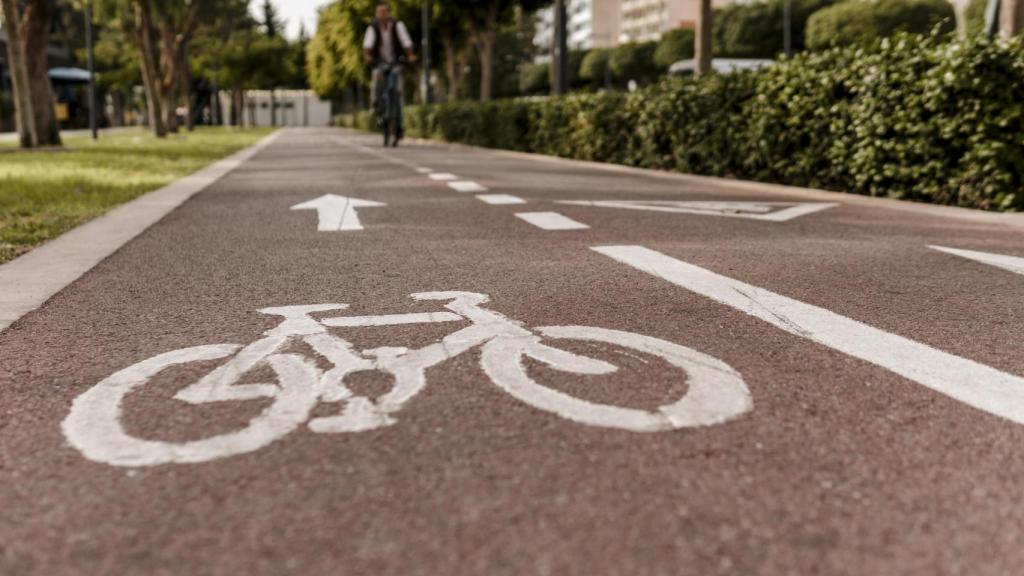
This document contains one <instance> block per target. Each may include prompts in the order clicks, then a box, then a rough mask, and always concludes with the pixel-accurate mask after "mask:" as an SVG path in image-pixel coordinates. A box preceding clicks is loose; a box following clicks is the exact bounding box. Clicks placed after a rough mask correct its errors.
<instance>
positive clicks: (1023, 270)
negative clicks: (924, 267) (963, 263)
mask: <svg viewBox="0 0 1024 576" xmlns="http://www.w3.org/2000/svg"><path fill="white" fill-rule="evenodd" d="M929 248H931V249H932V250H938V251H939V252H945V253H946V254H952V255H954V256H959V257H961V258H967V259H968V260H974V261H975V262H981V263H982V264H988V265H989V266H995V267H996V268H1002V269H1003V270H1009V271H1010V272H1015V273H1017V274H1022V275H1024V258H1018V257H1016V256H1006V255H1004V254H990V253H988V252H976V251H974V250H959V249H956V248H946V247H944V246H929Z"/></svg>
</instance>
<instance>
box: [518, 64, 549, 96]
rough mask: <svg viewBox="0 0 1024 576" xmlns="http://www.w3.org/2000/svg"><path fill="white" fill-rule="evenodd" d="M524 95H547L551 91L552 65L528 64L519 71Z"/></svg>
mask: <svg viewBox="0 0 1024 576" xmlns="http://www.w3.org/2000/svg"><path fill="white" fill-rule="evenodd" d="M519 91H520V93H522V94H546V93H548V92H550V91H551V65H550V64H527V65H526V66H523V68H522V70H520V71H519Z"/></svg>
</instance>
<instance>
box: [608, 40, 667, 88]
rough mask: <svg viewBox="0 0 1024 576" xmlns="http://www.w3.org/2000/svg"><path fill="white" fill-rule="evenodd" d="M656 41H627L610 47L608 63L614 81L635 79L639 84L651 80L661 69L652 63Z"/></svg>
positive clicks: (656, 45)
mask: <svg viewBox="0 0 1024 576" xmlns="http://www.w3.org/2000/svg"><path fill="white" fill-rule="evenodd" d="M657 48H658V43H657V42H628V43H626V44H620V45H618V46H616V47H615V48H613V49H612V54H611V57H610V58H609V59H608V65H609V66H610V67H611V70H612V77H613V78H615V81H616V82H619V83H621V84H625V83H626V82H629V81H630V80H635V81H636V82H638V83H640V84H647V83H650V82H653V81H654V80H656V79H657V78H658V76H660V75H661V73H662V70H660V69H659V68H658V66H657V65H656V64H655V63H654V51H655V50H657Z"/></svg>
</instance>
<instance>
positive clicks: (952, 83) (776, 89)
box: [356, 34, 1024, 211]
mask: <svg viewBox="0 0 1024 576" xmlns="http://www.w3.org/2000/svg"><path fill="white" fill-rule="evenodd" d="M1020 102H1024V38H1017V39H1015V40H1013V41H1011V42H1005V41H1002V40H995V41H993V40H990V39H988V38H985V37H974V38H971V39H969V40H967V41H964V42H952V43H948V42H945V41H943V40H942V38H940V37H938V36H936V37H925V38H922V37H920V36H916V35H906V34H903V35H899V36H897V37H896V38H893V39H891V40H883V41H881V42H878V43H876V44H874V45H872V46H869V47H844V48H832V49H829V50H826V51H823V52H805V53H802V54H799V55H797V56H796V57H794V58H792V59H787V60H783V61H781V62H779V63H778V64H776V65H775V66H773V67H770V68H767V69H764V70H761V71H758V72H748V73H735V74H716V75H710V76H707V77H705V78H701V79H693V78H670V79H666V80H664V81H662V82H660V83H658V84H656V85H652V86H648V87H645V88H643V89H641V90H638V91H636V92H633V93H621V92H606V93H601V94H574V95H570V96H565V97H561V98H544V99H539V98H538V99H518V100H506V101H500V102H490V103H479V102H459V103H452V104H445V105H439V106H431V107H428V108H422V107H411V108H410V109H409V112H408V117H409V118H408V122H407V126H408V127H409V132H410V134H414V135H421V136H428V137H435V138H442V139H444V140H448V141H455V142H465V143H468V144H478V145H482V146H493V147H499V148H508V149H513V150H523V151H530V152H538V153H543V154H553V155H558V156H564V157H569V158H579V159H586V160H597V161H604V162H616V163H622V164H628V165H633V166H641V167H646V168H659V169H668V170H681V171H686V172H692V173H697V174H708V175H715V176H731V177H738V178H747V179H752V180H759V181H764V182H778V183H783V184H789V185H795V186H813V187H819V188H828V189H833V190H841V191H845V192H851V193H857V194H869V195H874V196H888V197H892V198H904V199H909V200H917V201H926V202H934V203H941V204H950V205H958V206H966V207H973V208H981V209H989V210H1014V211H1024V107H1022V106H1021V105H1020ZM356 123H357V124H359V118H358V117H357V120H356Z"/></svg>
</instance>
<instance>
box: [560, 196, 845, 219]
mask: <svg viewBox="0 0 1024 576" xmlns="http://www.w3.org/2000/svg"><path fill="white" fill-rule="evenodd" d="M558 203H559V204H573V205H576V206H596V207H599V208H621V209H623V210H649V211H651V212H674V213H677V214H703V215H706V216H725V217H727V218H749V219H751V220H765V221H768V222H785V221H787V220H793V219H794V218H799V217H800V216H806V215H807V214H813V213H814V212H820V211H822V210H828V209H829V208H835V207H836V206H839V204H833V203H827V202H681V201H673V200H579V201H577V200H562V201H559V202H558ZM778 208H782V209H781V210H778Z"/></svg>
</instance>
